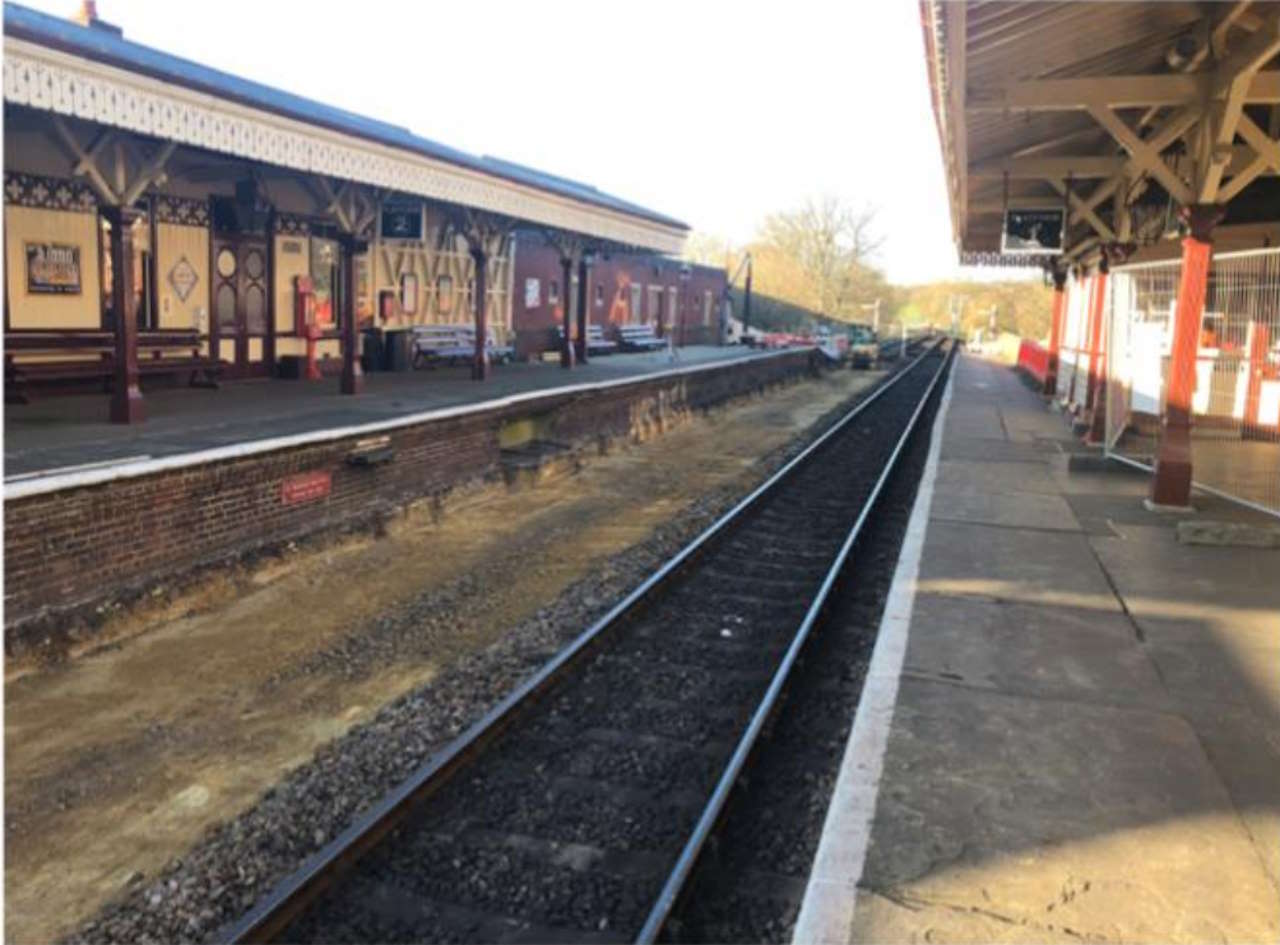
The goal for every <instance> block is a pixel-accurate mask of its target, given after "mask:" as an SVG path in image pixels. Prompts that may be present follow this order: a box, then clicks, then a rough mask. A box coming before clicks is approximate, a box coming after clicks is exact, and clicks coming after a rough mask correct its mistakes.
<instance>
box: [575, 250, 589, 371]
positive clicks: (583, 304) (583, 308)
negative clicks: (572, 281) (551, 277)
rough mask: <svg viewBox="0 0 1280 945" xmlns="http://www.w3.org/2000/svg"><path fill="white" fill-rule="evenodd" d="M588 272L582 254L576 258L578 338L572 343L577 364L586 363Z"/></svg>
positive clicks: (584, 255) (585, 260) (585, 257)
mask: <svg viewBox="0 0 1280 945" xmlns="http://www.w3.org/2000/svg"><path fill="white" fill-rule="evenodd" d="M588 271H589V267H588V263H587V254H586V253H583V254H582V255H581V256H579V257H578V337H577V340H575V341H574V343H573V347H574V354H575V355H576V356H577V358H578V363H579V364H586V363H587V303H588V302H589V301H590V300H589V298H588V294H589V293H588V292H587V273H588Z"/></svg>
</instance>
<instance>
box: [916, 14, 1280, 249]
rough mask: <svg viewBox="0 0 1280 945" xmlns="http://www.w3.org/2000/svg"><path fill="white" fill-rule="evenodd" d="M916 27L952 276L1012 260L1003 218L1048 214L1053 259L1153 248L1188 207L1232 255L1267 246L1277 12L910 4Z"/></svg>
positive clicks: (1271, 222) (1279, 194)
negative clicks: (941, 176)
mask: <svg viewBox="0 0 1280 945" xmlns="http://www.w3.org/2000/svg"><path fill="white" fill-rule="evenodd" d="M921 13H922V24H923V27H924V40H925V49H926V61H927V69H928V77H929V83H930V89H931V93H932V98H933V107H934V113H935V117H936V119H937V125H938V132H939V137H940V139H941V144H942V152H943V158H944V164H945V172H946V178H947V188H948V194H949V200H950V211H951V220H952V231H953V235H954V239H955V243H956V248H957V251H958V252H959V254H960V257H961V260H962V261H964V262H985V263H997V264H1005V263H1011V262H1013V261H1014V260H1013V259H1012V258H1011V257H1007V256H1001V231H1002V226H1003V220H1004V214H1005V211H1006V210H1007V209H1030V208H1045V209H1049V208H1054V209H1064V210H1065V211H1066V212H1067V213H1068V227H1067V233H1066V238H1065V240H1064V242H1065V248H1066V257H1067V258H1068V259H1069V260H1070V259H1077V258H1081V257H1083V256H1085V255H1087V254H1089V253H1091V252H1096V251H1098V250H1099V248H1101V247H1104V246H1109V245H1116V246H1118V245H1130V246H1136V248H1137V249H1138V251H1139V252H1141V251H1143V247H1147V248H1150V249H1155V248H1157V247H1158V246H1159V244H1161V243H1162V242H1164V243H1167V242H1168V241H1167V240H1164V239H1163V238H1164V237H1168V236H1170V235H1172V234H1173V232H1174V230H1175V229H1176V226H1177V221H1178V217H1179V212H1180V211H1181V210H1182V209H1183V208H1185V207H1189V206H1193V205H1197V204H1221V205H1225V207H1226V218H1225V220H1224V221H1223V222H1224V224H1225V225H1224V226H1223V227H1221V228H1220V230H1221V231H1223V232H1233V233H1235V234H1236V235H1237V236H1238V237H1239V238H1240V239H1242V240H1244V241H1245V243H1244V245H1253V244H1256V245H1262V244H1263V242H1264V241H1266V240H1268V239H1272V238H1273V237H1274V235H1276V234H1280V226H1277V223H1278V222H1280V178H1278V177H1277V173H1278V168H1280V143H1277V140H1276V139H1277V136H1278V134H1280V114H1278V113H1280V108H1278V107H1277V105H1278V104H1280V68H1277V67H1276V64H1275V63H1274V62H1273V60H1274V59H1275V56H1276V54H1277V52H1280V5H1278V4H1276V3H1251V2H1247V0H1242V2H1236V3H1190V2H1169V3H1115V2H1101V3H1095V2H1079V0H1069V2H1058V3H1016V2H975V3H947V2H940V0H923V2H922V3H921ZM1024 261H1025V260H1024ZM1041 261H1042V262H1045V263H1047V262H1049V260H1048V259H1047V258H1046V259H1044V260H1041Z"/></svg>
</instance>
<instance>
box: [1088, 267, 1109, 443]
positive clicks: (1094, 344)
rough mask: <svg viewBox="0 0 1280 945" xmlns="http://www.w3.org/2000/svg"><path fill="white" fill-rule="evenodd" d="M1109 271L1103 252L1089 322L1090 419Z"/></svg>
mask: <svg viewBox="0 0 1280 945" xmlns="http://www.w3.org/2000/svg"><path fill="white" fill-rule="evenodd" d="M1110 271H1111V268H1110V265H1109V264H1108V262H1107V254H1106V253H1105V252H1104V253H1103V254H1102V259H1100V260H1099V261H1098V274H1097V275H1096V276H1095V277H1094V286H1093V315H1092V317H1091V318H1090V320H1089V386H1088V387H1087V388H1085V395H1084V409H1085V410H1086V411H1089V412H1090V414H1089V416H1090V417H1091V418H1092V416H1093V414H1092V413H1091V411H1093V410H1094V409H1096V407H1097V404H1098V384H1099V382H1100V381H1101V379H1102V369H1101V361H1102V319H1103V315H1104V314H1105V313H1104V312H1103V310H1102V309H1103V304H1104V302H1105V301H1106V298H1107V273H1108V272H1110ZM1090 422H1092V420H1091V421H1090Z"/></svg>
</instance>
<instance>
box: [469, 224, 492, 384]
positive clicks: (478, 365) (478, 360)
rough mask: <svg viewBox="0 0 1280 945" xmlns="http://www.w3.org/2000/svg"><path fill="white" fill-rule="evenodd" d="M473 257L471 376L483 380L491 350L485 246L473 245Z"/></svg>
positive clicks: (486, 376)
mask: <svg viewBox="0 0 1280 945" xmlns="http://www.w3.org/2000/svg"><path fill="white" fill-rule="evenodd" d="M471 258H472V260H473V261H474V262H475V264H476V278H475V298H474V299H472V303H473V305H474V307H475V314H476V353H475V358H474V359H473V360H472V362H471V377H472V379H473V380H477V381H483V380H485V379H487V378H488V376H489V351H488V348H487V341H486V336H485V332H486V328H487V327H488V326H487V322H488V320H489V319H488V308H489V306H488V299H486V298H485V296H486V295H487V293H488V287H487V286H486V285H485V277H486V276H487V275H488V271H487V270H488V267H489V256H488V254H487V253H485V251H484V247H483V246H472V247H471Z"/></svg>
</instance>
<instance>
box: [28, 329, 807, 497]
mask: <svg viewBox="0 0 1280 945" xmlns="http://www.w3.org/2000/svg"><path fill="white" fill-rule="evenodd" d="M809 350H816V349H811V348H809V347H800V348H785V349H783V350H780V351H770V352H767V353H763V354H750V355H746V356H744V357H741V358H730V359H727V360H724V361H713V362H711V363H709V364H691V365H689V366H687V367H680V368H673V369H670V370H666V371H658V372H655V373H653V374H638V375H633V376H631V377H620V378H617V379H616V380H612V381H595V382H588V383H582V384H569V385H566V386H564V387H552V388H545V389H541V390H536V391H525V392H524V393H520V394H511V395H509V396H507V397H495V398H493V399H491V400H482V401H479V402H477V403H472V404H460V405H458V406H456V407H438V408H436V409H434V410H426V411H423V412H420V413H413V414H406V415H405V416H403V417H391V418H388V419H386V420H373V421H370V422H369V423H362V424H357V425H355V426H347V427H333V428H331V429H327V430H311V431H308V432H306V433H295V434H293V435H291V436H277V437H272V438H270V439H266V440H253V441H251V442H247V443H237V444H235V445H234V446H217V447H214V448H213V449H207V450H197V451H195V452H191V453H175V454H173V455H172V456H162V457H159V458H157V459H148V460H143V461H140V462H132V463H121V464H120V465H119V466H111V467H108V468H103V469H81V470H80V471H79V472H74V473H58V472H57V471H56V470H55V471H53V472H51V473H50V474H49V475H47V476H40V477H37V478H34V479H24V480H20V481H17V482H13V483H7V484H6V485H5V488H4V499H5V501H6V502H11V501H13V500H14V499H23V498H26V497H27V496H33V495H42V494H44V493H46V492H58V491H60V490H63V489H78V488H80V487H82V486H93V485H99V484H101V483H104V482H112V481H114V480H117V479H132V478H135V477H137V476H147V475H150V474H151V473H157V472H164V471H166V470H170V469H183V468H186V467H188V466H201V465H204V464H206V463H216V462H219V461H222V460H227V459H242V458H244V457H246V456H256V455H258V454H259V453H270V452H273V451H275V450H282V449H290V448H293V447H296V446H309V445H311V444H313V443H327V442H329V441H331V440H341V439H345V438H346V437H350V436H363V435H367V434H371V433H383V432H386V431H388V430H396V429H399V428H401V427H410V426H414V425H416V424H419V423H426V422H429V421H433V420H447V419H450V418H453V417H464V416H467V415H468V414H472V413H483V412H485V411H488V410H497V409H500V408H502V407H511V406H515V405H516V404H520V403H524V402H525V401H529V400H538V399H540V398H543V397H553V396H560V395H562V394H581V393H587V392H590V391H599V390H608V389H609V388H613V387H623V386H625V385H627V384H640V383H644V382H646V381H656V380H663V379H664V378H671V377H681V376H684V375H686V374H696V373H698V372H700V371H710V370H714V369H717V368H724V367H732V366H733V365H735V364H746V363H748V362H751V361H765V360H768V359H770V358H778V357H782V356H784V355H788V354H795V353H797V352H801V351H809Z"/></svg>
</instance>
